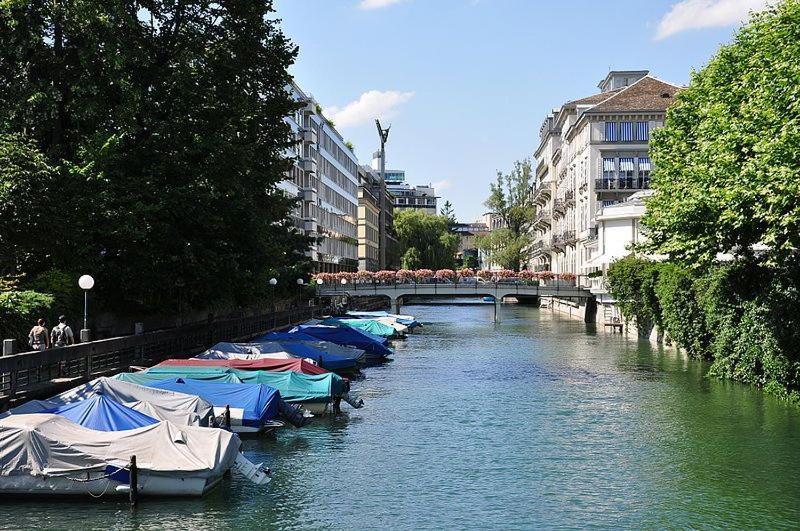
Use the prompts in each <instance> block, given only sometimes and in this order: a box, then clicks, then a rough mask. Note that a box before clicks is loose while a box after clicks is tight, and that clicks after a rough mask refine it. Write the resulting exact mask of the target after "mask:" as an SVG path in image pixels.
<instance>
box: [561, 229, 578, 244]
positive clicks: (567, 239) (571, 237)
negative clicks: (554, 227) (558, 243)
mask: <svg viewBox="0 0 800 531" xmlns="http://www.w3.org/2000/svg"><path fill="white" fill-rule="evenodd" d="M561 240H562V241H563V242H564V244H565V245H574V244H575V242H576V241H577V239H576V238H575V231H574V230H565V231H564V232H562V233H561Z"/></svg>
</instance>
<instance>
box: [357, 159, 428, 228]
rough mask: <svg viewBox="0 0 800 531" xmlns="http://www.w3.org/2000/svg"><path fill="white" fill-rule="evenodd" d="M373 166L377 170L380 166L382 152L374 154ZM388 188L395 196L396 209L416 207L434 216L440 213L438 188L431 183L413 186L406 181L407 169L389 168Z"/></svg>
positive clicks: (387, 171) (387, 176) (387, 174)
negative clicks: (435, 188) (434, 187)
mask: <svg viewBox="0 0 800 531" xmlns="http://www.w3.org/2000/svg"><path fill="white" fill-rule="evenodd" d="M372 167H373V168H374V169H376V170H377V168H380V153H375V154H374V155H373V160H372ZM386 189H387V190H389V193H391V194H392V196H393V197H394V208H395V209H399V210H405V209H409V208H414V209H418V210H422V211H423V212H425V213H426V214H431V215H434V216H435V215H436V214H438V213H439V211H438V210H437V204H436V203H437V201H436V200H437V199H438V197H437V196H436V190H434V189H433V187H432V186H431V185H430V184H428V185H417V186H411V185H410V184H408V183H407V182H406V172H405V170H390V169H387V170H386Z"/></svg>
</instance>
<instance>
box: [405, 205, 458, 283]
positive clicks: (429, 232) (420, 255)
mask: <svg viewBox="0 0 800 531" xmlns="http://www.w3.org/2000/svg"><path fill="white" fill-rule="evenodd" d="M394 230H395V233H396V234H397V239H398V240H399V242H400V247H401V249H403V253H402V264H403V268H404V269H417V268H420V267H425V268H430V269H444V268H452V267H453V265H454V257H455V254H456V251H457V250H458V236H457V235H455V234H451V233H450V232H449V231H448V226H447V219H446V218H444V217H443V216H432V215H430V214H426V213H425V212H422V211H421V210H417V209H406V210H401V211H400V212H398V213H397V214H396V215H395V217H394Z"/></svg>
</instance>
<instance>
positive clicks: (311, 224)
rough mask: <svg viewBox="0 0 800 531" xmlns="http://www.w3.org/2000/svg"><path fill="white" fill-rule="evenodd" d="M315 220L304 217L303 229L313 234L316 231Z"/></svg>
mask: <svg viewBox="0 0 800 531" xmlns="http://www.w3.org/2000/svg"><path fill="white" fill-rule="evenodd" d="M317 228H318V226H317V220H316V219H313V218H312V219H304V220H303V230H305V231H306V232H307V233H309V234H315V233H316V232H317Z"/></svg>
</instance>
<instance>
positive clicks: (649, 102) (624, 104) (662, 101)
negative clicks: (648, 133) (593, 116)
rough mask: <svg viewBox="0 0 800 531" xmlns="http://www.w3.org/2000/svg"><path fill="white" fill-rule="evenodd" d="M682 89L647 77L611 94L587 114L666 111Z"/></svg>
mask: <svg viewBox="0 0 800 531" xmlns="http://www.w3.org/2000/svg"><path fill="white" fill-rule="evenodd" d="M680 89H681V88H680V87H679V86H677V85H673V84H671V83H667V82H666V81H661V80H660V79H656V78H654V77H652V76H645V77H643V78H642V79H640V80H639V81H637V82H636V83H633V84H631V85H629V86H627V87H625V88H624V89H622V90H619V91H616V92H614V93H611V92H607V93H606V94H611V97H609V98H606V99H605V100H603V101H601V102H600V103H598V104H597V105H595V106H594V107H592V108H591V109H589V110H588V111H587V112H590V113H599V112H619V111H661V112H663V111H666V110H667V107H669V106H670V105H672V102H673V99H674V96H675V94H677V92H678V91H679V90H680Z"/></svg>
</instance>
